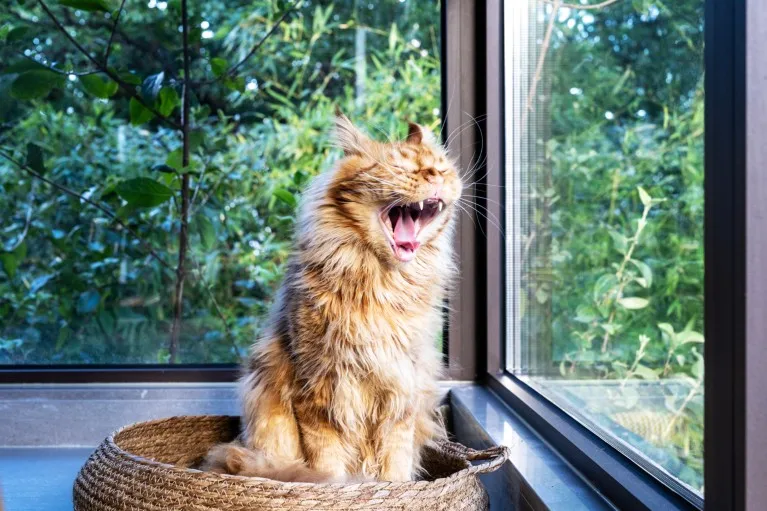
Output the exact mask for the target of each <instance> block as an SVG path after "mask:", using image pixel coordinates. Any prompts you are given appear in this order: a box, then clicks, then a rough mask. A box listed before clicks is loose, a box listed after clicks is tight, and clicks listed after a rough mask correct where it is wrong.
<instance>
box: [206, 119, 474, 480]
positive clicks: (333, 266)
mask: <svg viewBox="0 0 767 511" xmlns="http://www.w3.org/2000/svg"><path fill="white" fill-rule="evenodd" d="M336 139H337V143H338V145H339V146H340V147H341V148H342V149H343V151H344V158H343V159H342V160H341V161H340V162H339V163H338V164H337V166H336V167H335V169H333V170H331V171H330V172H326V173H324V174H322V175H320V176H319V177H318V178H316V179H315V181H314V182H313V183H312V184H311V185H310V187H309V189H308V190H307V191H306V192H305V194H304V199H303V204H302V208H301V211H300V214H299V219H298V223H297V236H296V241H295V251H294V253H293V255H292V256H291V258H290V260H289V262H288V265H287V270H286V276H285V281H284V282H283V285H282V288H281V290H280V292H279V294H278V297H277V301H276V303H275V305H274V308H273V312H272V316H271V322H270V328H269V330H268V332H267V334H266V336H265V337H264V338H263V339H262V340H261V341H260V342H259V343H257V344H256V345H255V346H254V347H253V350H252V353H251V355H250V358H249V360H248V363H247V366H246V374H245V376H244V377H243V378H242V380H241V382H240V383H241V398H242V403H243V433H242V435H241V438H240V441H239V443H237V444H224V445H220V446H217V447H215V448H214V449H213V450H212V451H211V452H210V453H209V456H208V459H207V460H206V464H205V467H204V468H206V469H208V470H215V471H219V472H227V473H235V474H242V475H251V476H263V477H268V478H272V479H280V480H292V481H349V480H359V479H371V478H372V479H378V480H387V481H405V480H409V479H412V478H413V477H414V476H415V475H416V474H417V472H418V470H419V457H420V456H419V455H420V452H421V449H422V447H423V446H424V445H426V444H427V443H429V442H430V441H432V440H433V439H435V438H436V437H438V436H440V435H444V427H443V426H442V424H441V422H440V421H439V419H438V417H437V416H436V415H435V413H434V410H435V407H436V405H437V401H438V389H437V380H438V377H439V374H440V367H441V364H442V356H441V354H440V352H439V351H438V350H437V348H436V347H435V338H436V336H437V334H438V332H439V330H440V328H442V306H443V300H444V298H445V296H446V288H447V286H448V284H449V282H450V280H451V277H452V275H453V272H454V264H453V260H452V250H451V235H450V233H451V230H452V223H453V216H454V204H455V202H456V201H457V200H458V198H459V196H460V193H461V189H462V184H461V181H460V178H459V176H458V173H457V171H456V169H455V166H454V165H453V163H452V162H451V161H450V159H449V158H448V156H447V155H446V153H445V151H444V149H443V148H442V147H441V146H440V145H439V144H438V142H437V141H436V139H435V137H434V135H433V134H432V133H431V132H429V131H428V130H427V129H425V128H423V127H421V126H418V125H416V124H413V123H410V129H409V135H408V137H407V139H406V140H405V141H404V142H397V143H379V142H375V141H372V140H370V139H369V138H368V137H366V136H365V135H364V134H362V133H361V132H360V131H359V130H358V129H357V128H355V127H354V126H353V125H352V123H351V122H350V121H349V119H347V118H346V117H345V116H344V115H343V114H340V113H339V114H338V116H337V119H336Z"/></svg>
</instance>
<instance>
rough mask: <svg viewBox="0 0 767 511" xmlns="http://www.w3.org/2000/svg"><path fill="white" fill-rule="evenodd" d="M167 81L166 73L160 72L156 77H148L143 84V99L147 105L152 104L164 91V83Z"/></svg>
mask: <svg viewBox="0 0 767 511" xmlns="http://www.w3.org/2000/svg"><path fill="white" fill-rule="evenodd" d="M164 80H165V72H164V71H160V72H159V73H157V74H155V75H150V76H147V77H146V78H145V79H144V83H142V84H141V97H142V98H144V101H146V102H147V104H150V105H151V104H152V102H153V101H154V100H155V98H156V97H157V95H158V94H159V93H160V90H161V89H162V83H163V81H164Z"/></svg>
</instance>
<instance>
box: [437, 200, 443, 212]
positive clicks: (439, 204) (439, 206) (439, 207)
mask: <svg viewBox="0 0 767 511" xmlns="http://www.w3.org/2000/svg"><path fill="white" fill-rule="evenodd" d="M437 208H438V209H439V210H440V211H442V201H439V203H438V204H437Z"/></svg>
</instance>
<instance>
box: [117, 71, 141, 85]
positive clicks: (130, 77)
mask: <svg viewBox="0 0 767 511" xmlns="http://www.w3.org/2000/svg"><path fill="white" fill-rule="evenodd" d="M118 76H119V77H120V80H122V81H124V82H125V83H129V84H131V85H141V77H140V76H139V75H137V74H135V73H131V72H130V71H128V72H123V73H119V74H118Z"/></svg>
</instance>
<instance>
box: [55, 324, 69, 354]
mask: <svg viewBox="0 0 767 511" xmlns="http://www.w3.org/2000/svg"><path fill="white" fill-rule="evenodd" d="M71 335H72V330H71V329H70V328H69V327H66V326H63V327H61V329H60V330H59V336H58V338H57V339H56V351H61V349H62V348H63V347H64V344H65V343H66V342H67V341H68V340H69V337H70V336H71Z"/></svg>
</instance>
